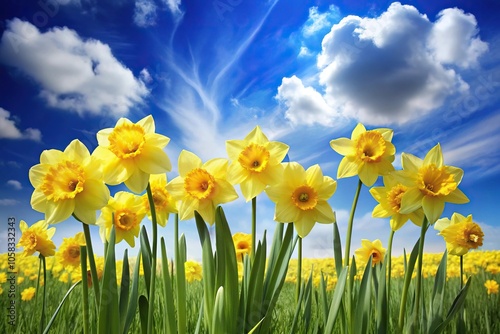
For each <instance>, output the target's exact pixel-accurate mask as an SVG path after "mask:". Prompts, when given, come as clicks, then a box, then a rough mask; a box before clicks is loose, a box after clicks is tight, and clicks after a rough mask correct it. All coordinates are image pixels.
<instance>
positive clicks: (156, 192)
mask: <svg viewBox="0 0 500 334" xmlns="http://www.w3.org/2000/svg"><path fill="white" fill-rule="evenodd" d="M149 184H150V187H151V193H152V195H153V202H154V206H155V212H156V222H157V223H158V225H160V226H165V225H166V224H167V221H168V216H169V213H171V212H172V213H177V202H176V201H175V200H174V198H173V197H172V195H170V193H169V192H168V191H167V176H166V175H165V174H153V175H151V176H150V178H149ZM142 201H143V203H144V207H145V208H146V212H147V214H148V218H149V219H150V220H152V217H151V207H150V205H149V199H148V194H144V195H142Z"/></svg>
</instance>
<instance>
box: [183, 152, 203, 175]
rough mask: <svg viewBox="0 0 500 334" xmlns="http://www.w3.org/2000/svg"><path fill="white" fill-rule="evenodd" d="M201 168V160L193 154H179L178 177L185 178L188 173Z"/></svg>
mask: <svg viewBox="0 0 500 334" xmlns="http://www.w3.org/2000/svg"><path fill="white" fill-rule="evenodd" d="M201 166H202V162H201V159H200V158H199V157H198V156H197V155H196V154H194V153H193V152H190V151H186V150H182V151H181V153H180V154H179V175H180V176H181V177H186V175H187V174H188V173H189V172H190V171H192V170H193V169H195V168H200V167H201Z"/></svg>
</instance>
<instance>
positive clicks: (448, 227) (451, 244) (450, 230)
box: [434, 212, 484, 255]
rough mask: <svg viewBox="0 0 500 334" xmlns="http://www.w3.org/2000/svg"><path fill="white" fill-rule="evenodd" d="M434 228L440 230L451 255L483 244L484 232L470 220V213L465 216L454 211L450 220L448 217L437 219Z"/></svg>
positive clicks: (463, 252) (462, 253)
mask: <svg viewBox="0 0 500 334" xmlns="http://www.w3.org/2000/svg"><path fill="white" fill-rule="evenodd" d="M434 228H435V229H436V230H438V231H440V232H439V233H438V234H439V235H441V236H443V238H444V241H446V248H447V249H448V252H449V253H450V254H453V255H464V254H466V253H467V252H468V251H469V250H470V249H476V248H478V247H480V246H482V245H483V237H484V233H483V231H482V230H481V227H480V226H479V225H478V224H477V223H475V222H473V221H472V215H468V216H467V217H464V216H462V215H461V214H459V213H456V212H455V213H454V214H453V215H452V216H451V220H450V219H448V218H441V219H438V221H437V222H436V224H435V225H434Z"/></svg>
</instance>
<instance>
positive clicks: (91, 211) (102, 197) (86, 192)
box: [75, 180, 110, 225]
mask: <svg viewBox="0 0 500 334" xmlns="http://www.w3.org/2000/svg"><path fill="white" fill-rule="evenodd" d="M109 197H110V194H109V189H108V187H106V185H105V184H104V183H103V182H101V181H98V180H87V181H86V182H85V186H84V188H83V191H82V192H81V193H79V194H78V195H77V197H76V198H75V201H76V203H75V215H76V216H77V217H78V218H79V219H80V220H81V221H82V222H84V223H85V224H90V225H95V223H96V218H95V211H96V210H99V209H101V208H102V207H104V206H106V204H108V201H109Z"/></svg>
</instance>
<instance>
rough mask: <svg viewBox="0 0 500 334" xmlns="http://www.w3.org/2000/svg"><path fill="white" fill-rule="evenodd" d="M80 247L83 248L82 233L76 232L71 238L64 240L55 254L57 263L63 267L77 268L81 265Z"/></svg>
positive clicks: (83, 238)
mask: <svg viewBox="0 0 500 334" xmlns="http://www.w3.org/2000/svg"><path fill="white" fill-rule="evenodd" d="M80 246H85V236H84V235H83V232H78V233H77V234H76V235H75V236H73V237H71V238H64V239H63V242H62V243H61V245H60V246H59V249H58V251H57V253H56V258H57V260H58V262H59V263H60V264H61V265H62V266H64V267H72V268H78V267H79V266H80V263H81V261H80Z"/></svg>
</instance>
